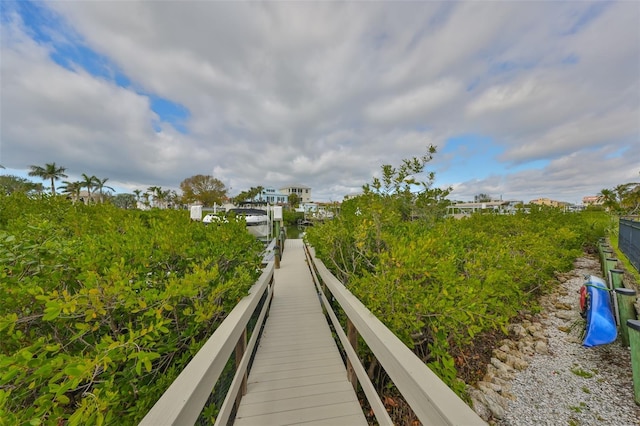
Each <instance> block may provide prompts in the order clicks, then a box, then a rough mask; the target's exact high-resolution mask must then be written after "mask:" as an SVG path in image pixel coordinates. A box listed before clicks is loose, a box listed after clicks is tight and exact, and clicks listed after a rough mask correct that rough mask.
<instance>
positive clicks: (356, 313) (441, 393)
mask: <svg viewBox="0 0 640 426" xmlns="http://www.w3.org/2000/svg"><path fill="white" fill-rule="evenodd" d="M310 251H311V253H312V256H311V258H312V262H313V265H314V266H315V268H316V270H317V271H318V274H319V275H320V278H321V279H322V282H323V284H324V285H325V286H326V287H327V289H328V290H329V291H330V292H331V294H332V295H333V297H334V299H335V300H336V301H337V302H338V304H339V305H340V306H341V307H342V309H343V311H344V312H345V314H346V315H347V317H348V318H349V320H350V321H351V322H352V323H353V324H354V326H355V327H356V329H357V331H358V333H359V334H360V336H361V337H362V338H363V339H364V341H365V342H366V343H367V345H368V346H369V348H370V349H371V351H372V352H373V353H374V355H375V356H376V358H377V359H378V361H379V362H380V364H381V365H382V367H383V368H384V369H385V371H386V372H387V374H388V375H389V377H390V378H391V380H392V381H393V383H394V384H395V385H396V387H397V388H398V390H399V391H400V393H401V394H402V395H403V397H404V398H405V400H406V401H407V403H408V404H409V405H410V406H411V409H412V410H413V412H414V413H415V414H416V416H418V419H419V420H420V421H421V422H422V424H425V425H485V424H486V423H485V422H484V421H483V420H482V419H481V418H480V416H478V415H477V414H476V413H475V412H474V411H473V410H472V409H471V408H470V407H469V406H468V405H467V404H466V403H465V402H464V401H463V400H462V399H460V397H458V395H456V394H455V393H454V392H453V391H452V390H451V389H450V388H449V387H448V386H447V385H446V384H445V383H444V382H443V381H442V380H440V378H439V377H438V376H437V375H436V374H435V373H434V372H432V371H431V370H430V369H429V367H428V366H427V365H425V364H424V363H423V362H422V360H420V358H418V357H417V356H416V355H415V354H414V353H413V352H412V351H411V350H410V349H409V348H408V347H407V346H406V345H405V344H404V343H402V341H401V340H400V339H399V338H398V337H397V336H396V335H395V334H393V333H392V332H391V330H389V329H388V328H387V327H386V326H385V325H384V324H383V323H382V322H381V321H380V320H379V319H378V318H376V316H375V315H373V314H372V313H371V311H369V309H367V308H366V307H365V306H364V305H363V304H362V302H360V300H359V299H358V298H357V297H355V296H354V295H353V294H352V293H351V292H350V291H349V290H347V289H346V287H345V286H344V285H343V284H342V283H341V282H340V281H339V280H338V278H336V277H335V276H334V275H333V274H332V273H331V272H330V271H329V270H328V269H327V268H326V266H325V265H324V263H323V262H322V261H321V260H320V259H317V258H316V257H315V254H314V251H313V249H311V250H310ZM351 362H358V363H359V360H351Z"/></svg>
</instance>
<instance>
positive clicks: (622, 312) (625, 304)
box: [615, 287, 636, 347]
mask: <svg viewBox="0 0 640 426" xmlns="http://www.w3.org/2000/svg"><path fill="white" fill-rule="evenodd" d="M615 292H616V299H617V300H618V315H619V317H620V337H621V338H622V344H623V345H624V346H625V347H628V346H629V326H628V325H627V321H628V320H635V319H636V308H635V306H634V305H635V303H636V291H635V290H633V289H631V288H624V287H619V288H616V289H615Z"/></svg>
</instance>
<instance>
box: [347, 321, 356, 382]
mask: <svg viewBox="0 0 640 426" xmlns="http://www.w3.org/2000/svg"><path fill="white" fill-rule="evenodd" d="M347 339H348V340H349V344H351V347H352V348H353V350H354V351H355V352H356V353H358V330H357V329H356V327H355V325H353V323H352V322H351V320H350V319H349V318H347ZM347 378H348V379H349V382H351V385H352V386H353V390H355V391H356V392H357V391H358V376H357V375H356V371H355V369H354V368H353V364H352V363H351V359H350V358H349V357H347Z"/></svg>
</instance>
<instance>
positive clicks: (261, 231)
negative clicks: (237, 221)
mask: <svg viewBox="0 0 640 426" xmlns="http://www.w3.org/2000/svg"><path fill="white" fill-rule="evenodd" d="M228 214H232V215H235V216H236V217H243V218H244V220H245V222H246V223H247V230H248V231H249V233H251V234H252V235H254V236H255V237H256V238H258V239H260V240H263V241H266V240H268V239H269V236H270V235H271V221H270V220H269V213H268V212H267V211H265V210H260V209H251V208H237V209H229V211H228Z"/></svg>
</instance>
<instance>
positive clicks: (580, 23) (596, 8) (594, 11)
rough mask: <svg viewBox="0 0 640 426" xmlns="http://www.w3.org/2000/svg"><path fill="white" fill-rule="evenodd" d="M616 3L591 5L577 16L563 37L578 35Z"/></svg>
mask: <svg viewBox="0 0 640 426" xmlns="http://www.w3.org/2000/svg"><path fill="white" fill-rule="evenodd" d="M614 3H615V2H609V1H598V2H594V3H592V4H590V5H589V6H588V7H587V8H586V9H585V10H582V11H581V12H580V13H577V14H576V15H577V16H576V19H575V21H574V22H573V25H572V26H571V28H569V29H568V30H567V31H565V32H564V33H563V34H562V35H565V36H568V35H572V34H576V33H577V32H579V31H580V30H582V29H583V28H584V27H585V26H587V25H588V24H589V23H590V22H592V21H594V20H595V19H596V18H598V17H599V16H600V15H602V13H603V12H604V11H605V10H607V9H608V8H609V7H610V6H611V5H613V4H614Z"/></svg>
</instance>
